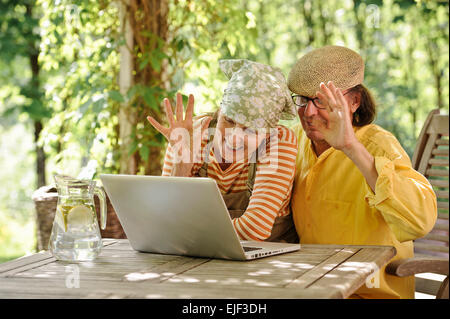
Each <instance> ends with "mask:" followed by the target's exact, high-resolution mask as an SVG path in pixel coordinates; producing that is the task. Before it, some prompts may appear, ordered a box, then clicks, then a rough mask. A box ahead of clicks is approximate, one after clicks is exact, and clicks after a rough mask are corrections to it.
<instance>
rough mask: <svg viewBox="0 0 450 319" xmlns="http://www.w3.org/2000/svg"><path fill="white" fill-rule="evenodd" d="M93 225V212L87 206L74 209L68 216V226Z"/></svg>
mask: <svg viewBox="0 0 450 319" xmlns="http://www.w3.org/2000/svg"><path fill="white" fill-rule="evenodd" d="M90 223H92V210H91V209H90V208H89V207H87V206H85V205H78V206H75V207H73V208H72V209H71V210H70V211H69V213H68V214H67V224H69V225H71V226H83V225H89V224H90Z"/></svg>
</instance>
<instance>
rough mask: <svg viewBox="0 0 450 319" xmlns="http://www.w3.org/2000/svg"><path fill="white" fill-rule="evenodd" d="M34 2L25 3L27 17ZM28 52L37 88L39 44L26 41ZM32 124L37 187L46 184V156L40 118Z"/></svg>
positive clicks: (34, 84) (32, 84)
mask: <svg viewBox="0 0 450 319" xmlns="http://www.w3.org/2000/svg"><path fill="white" fill-rule="evenodd" d="M34 5H35V4H34V3H33V4H27V5H26V15H27V17H28V18H29V19H31V18H33V6H34ZM28 48H29V51H28V52H29V53H28V60H29V62H30V68H31V79H30V86H31V87H34V88H36V89H37V90H39V88H40V81H39V71H40V66H39V61H38V57H39V44H38V43H35V42H34V41H30V42H29V43H28ZM32 98H34V99H40V98H41V95H40V94H36V96H33V97H32ZM33 126H34V143H35V152H36V177H37V179H36V180H37V182H36V186H37V188H39V187H41V186H44V185H46V178H45V162H46V156H45V152H44V148H43V147H42V146H39V145H38V141H39V136H40V135H41V131H42V129H43V124H42V120H41V119H34V120H33Z"/></svg>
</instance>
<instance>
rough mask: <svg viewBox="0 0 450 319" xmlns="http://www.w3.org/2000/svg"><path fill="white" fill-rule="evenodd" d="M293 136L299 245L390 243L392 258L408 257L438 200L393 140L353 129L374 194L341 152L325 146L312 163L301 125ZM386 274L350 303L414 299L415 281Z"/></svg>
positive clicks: (375, 130)
mask: <svg viewBox="0 0 450 319" xmlns="http://www.w3.org/2000/svg"><path fill="white" fill-rule="evenodd" d="M294 131H295V132H296V134H297V138H298V144H299V152H298V155H297V162H296V169H297V171H296V177H295V184H294V191H293V194H292V200H291V207H292V211H293V218H294V223H295V227H296V229H297V232H298V235H299V237H300V242H301V243H305V244H306V243H308V244H343V245H389V246H394V247H395V248H396V249H397V255H396V256H395V257H394V258H393V259H392V260H395V259H400V258H409V257H413V255H414V252H413V242H412V240H414V239H416V238H419V237H422V236H424V235H426V234H427V233H428V232H429V231H430V230H431V229H432V227H433V225H434V223H435V221H436V217H437V204H436V195H435V194H434V192H433V189H432V187H431V185H430V183H429V182H428V180H427V179H426V178H425V177H424V176H423V175H421V174H420V173H418V172H417V171H415V170H414V169H413V168H412V167H411V161H410V159H409V157H408V155H407V154H406V152H405V151H404V150H403V148H402V147H401V145H400V143H399V142H398V141H397V139H396V138H395V137H394V136H393V135H392V134H391V133H389V132H387V131H386V130H384V129H382V128H381V127H379V126H377V125H374V124H370V125H366V126H364V127H362V128H355V134H356V137H357V138H358V140H359V141H360V142H361V143H362V144H363V145H364V146H365V147H366V148H367V150H368V151H369V152H370V154H372V156H374V158H375V166H376V169H377V172H378V179H377V182H376V186H375V193H374V192H373V191H372V190H371V188H370V186H369V185H368V184H367V182H366V180H365V178H364V176H363V175H362V173H361V172H360V170H359V169H358V168H357V167H356V166H355V165H354V163H353V162H352V161H351V160H350V159H349V158H348V157H347V156H346V155H345V154H344V153H343V152H341V151H338V150H336V149H334V148H332V147H330V148H329V149H328V150H326V151H325V152H324V153H322V154H321V155H320V156H319V157H317V156H316V155H315V153H314V151H313V149H312V146H311V141H310V140H309V138H308V137H307V136H306V134H305V133H304V131H303V129H302V127H301V125H300V124H299V125H298V126H296V127H295V128H294ZM384 268H385V267H383V268H382V269H381V270H380V272H379V278H378V279H379V288H375V287H372V288H369V287H367V286H366V285H363V286H362V287H361V288H360V289H359V290H358V291H356V293H355V294H356V296H355V295H353V296H352V297H362V298H414V277H413V276H411V277H405V278H398V277H395V276H391V275H388V274H386V273H385V271H384V270H385V269H384ZM369 286H370V285H369ZM373 286H374V285H373Z"/></svg>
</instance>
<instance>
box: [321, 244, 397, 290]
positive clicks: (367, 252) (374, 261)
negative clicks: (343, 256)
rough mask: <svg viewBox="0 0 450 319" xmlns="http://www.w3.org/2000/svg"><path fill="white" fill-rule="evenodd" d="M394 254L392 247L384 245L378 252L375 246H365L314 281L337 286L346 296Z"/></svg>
mask: <svg viewBox="0 0 450 319" xmlns="http://www.w3.org/2000/svg"><path fill="white" fill-rule="evenodd" d="M395 254H396V250H395V248H394V247H386V248H385V249H384V250H382V252H381V253H380V249H379V248H376V247H373V248H371V247H366V248H364V249H361V250H359V251H358V252H357V253H356V254H354V255H352V256H351V257H350V258H348V259H347V260H345V261H344V262H343V263H341V264H340V265H339V266H338V267H336V268H334V269H333V270H332V271H330V272H329V273H327V274H325V275H324V276H323V277H321V278H320V279H319V280H317V281H316V282H315V285H317V286H325V287H330V288H338V289H339V290H340V291H341V292H342V296H341V298H348V297H349V296H350V295H351V294H353V293H354V292H355V291H356V290H357V289H358V288H359V287H361V286H362V285H364V284H365V281H366V278H367V277H368V276H370V275H371V274H373V273H374V272H376V271H377V270H379V269H381V268H382V267H383V266H384V265H386V263H387V262H388V261H389V260H391V259H392V258H393V257H394V256H395Z"/></svg>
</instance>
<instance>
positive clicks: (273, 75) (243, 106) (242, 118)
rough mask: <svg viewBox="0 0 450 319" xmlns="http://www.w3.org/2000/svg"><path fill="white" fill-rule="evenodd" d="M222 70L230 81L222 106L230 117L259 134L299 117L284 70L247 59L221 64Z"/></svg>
mask: <svg viewBox="0 0 450 319" xmlns="http://www.w3.org/2000/svg"><path fill="white" fill-rule="evenodd" d="M219 66H220V68H221V70H222V71H223V72H224V73H225V75H226V76H227V77H228V79H229V82H228V85H227V87H226V89H225V92H224V94H223V98H222V102H221V103H220V109H221V111H222V113H223V114H224V115H226V116H227V117H229V118H231V119H233V120H234V121H236V122H237V123H239V124H241V125H244V126H246V127H249V128H252V129H255V130H259V129H268V128H273V127H275V126H276V125H277V124H278V121H279V120H280V119H284V120H289V119H292V118H294V117H295V116H296V114H297V112H296V108H295V106H294V103H293V102H292V98H291V94H290V91H289V89H288V87H287V84H286V78H285V77H284V75H283V73H282V72H281V70H280V69H278V68H275V67H271V66H269V65H265V64H261V63H257V62H253V61H249V60H245V59H240V60H220V61H219Z"/></svg>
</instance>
